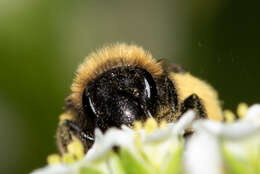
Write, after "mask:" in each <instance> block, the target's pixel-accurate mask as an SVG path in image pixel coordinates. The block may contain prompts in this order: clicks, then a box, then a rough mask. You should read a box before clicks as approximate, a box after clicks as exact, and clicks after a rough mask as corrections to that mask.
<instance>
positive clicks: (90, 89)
mask: <svg viewBox="0 0 260 174" xmlns="http://www.w3.org/2000/svg"><path fill="white" fill-rule="evenodd" d="M156 98H157V90H156V84H155V81H154V80H153V77H152V76H151V74H150V73H149V72H147V71H146V70H144V69H142V68H138V67H134V66H123V67H117V68H113V69H111V70H109V71H106V72H104V73H102V74H100V75H99V76H97V77H96V78H95V79H94V80H93V81H91V82H90V83H89V84H88V86H87V87H86V89H85V91H84V94H83V97H82V103H83V107H84V112H85V115H86V116H87V117H91V120H92V121H93V123H94V124H95V127H98V128H100V129H101V130H102V131H106V130H107V129H108V128H110V127H120V126H121V125H122V124H125V125H127V126H130V127H131V126H132V125H133V122H134V121H135V120H145V119H146V118H147V117H152V115H153V114H154V113H155V111H156Z"/></svg>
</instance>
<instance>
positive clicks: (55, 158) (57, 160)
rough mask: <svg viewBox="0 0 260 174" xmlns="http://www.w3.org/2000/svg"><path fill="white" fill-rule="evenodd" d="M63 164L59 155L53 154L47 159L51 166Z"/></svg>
mask: <svg viewBox="0 0 260 174" xmlns="http://www.w3.org/2000/svg"><path fill="white" fill-rule="evenodd" d="M60 162H61V157H60V155H58V154H51V155H49V156H48V157H47V163H48V164H49V165H53V164H57V163H60Z"/></svg>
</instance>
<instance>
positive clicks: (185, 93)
mask: <svg viewBox="0 0 260 174" xmlns="http://www.w3.org/2000/svg"><path fill="white" fill-rule="evenodd" d="M188 109H193V110H195V111H196V112H197V115H198V116H199V118H201V119H212V120H222V111H221V107H220V104H219V100H218V96H217V93H216V91H215V90H214V89H213V88H212V87H211V86H210V85H209V84H207V83H206V82H204V81H202V80H200V79H198V78H196V77H194V76H192V75H191V74H190V73H188V72H185V71H184V70H183V69H182V68H181V67H180V66H178V65H175V64H172V65H170V66H169V65H166V63H164V61H163V60H158V61H157V60H155V59H154V58H153V57H152V55H151V53H149V52H148V51H145V50H144V49H143V48H141V47H138V46H136V45H127V44H124V43H123V44H119V43H118V44H114V45H110V46H107V47H104V48H102V49H100V50H98V51H96V52H94V53H92V54H90V55H89V56H88V57H87V58H86V59H85V60H84V62H83V63H82V64H81V65H80V66H79V68H78V70H77V74H76V77H75V79H74V82H73V84H72V86H71V94H70V95H69V96H68V97H67V98H66V101H65V107H64V113H63V114H61V115H60V122H59V125H58V129H57V144H58V147H59V150H60V152H61V153H65V152H66V151H67V145H68V144H69V143H70V142H71V141H73V140H75V139H79V140H80V141H81V142H82V144H83V145H84V148H85V152H87V151H88V149H89V148H90V147H91V146H92V144H93V142H94V140H95V137H94V130H95V129H96V128H99V129H100V130H101V131H102V132H105V131H106V130H107V129H109V128H111V127H118V128H120V127H121V125H123V124H124V125H127V126H129V127H132V126H133V123H134V121H136V120H139V121H145V120H146V119H147V118H149V117H153V118H154V119H155V120H156V121H158V122H160V121H161V120H162V119H164V120H167V122H176V121H177V120H178V119H179V118H180V117H181V115H182V114H183V113H184V112H186V111H187V110H188Z"/></svg>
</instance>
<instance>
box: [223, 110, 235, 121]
mask: <svg viewBox="0 0 260 174" xmlns="http://www.w3.org/2000/svg"><path fill="white" fill-rule="evenodd" d="M224 117H225V120H226V122H227V123H232V122H233V121H234V120H235V118H236V116H235V114H234V113H233V112H232V111H230V110H224Z"/></svg>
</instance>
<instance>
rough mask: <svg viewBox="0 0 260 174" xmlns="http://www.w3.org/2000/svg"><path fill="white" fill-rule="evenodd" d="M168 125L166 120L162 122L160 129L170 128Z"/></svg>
mask: <svg viewBox="0 0 260 174" xmlns="http://www.w3.org/2000/svg"><path fill="white" fill-rule="evenodd" d="M167 125H168V124H167V121H166V120H162V121H161V122H160V125H159V127H160V128H161V129H166V128H167V127H168V126H167Z"/></svg>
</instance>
